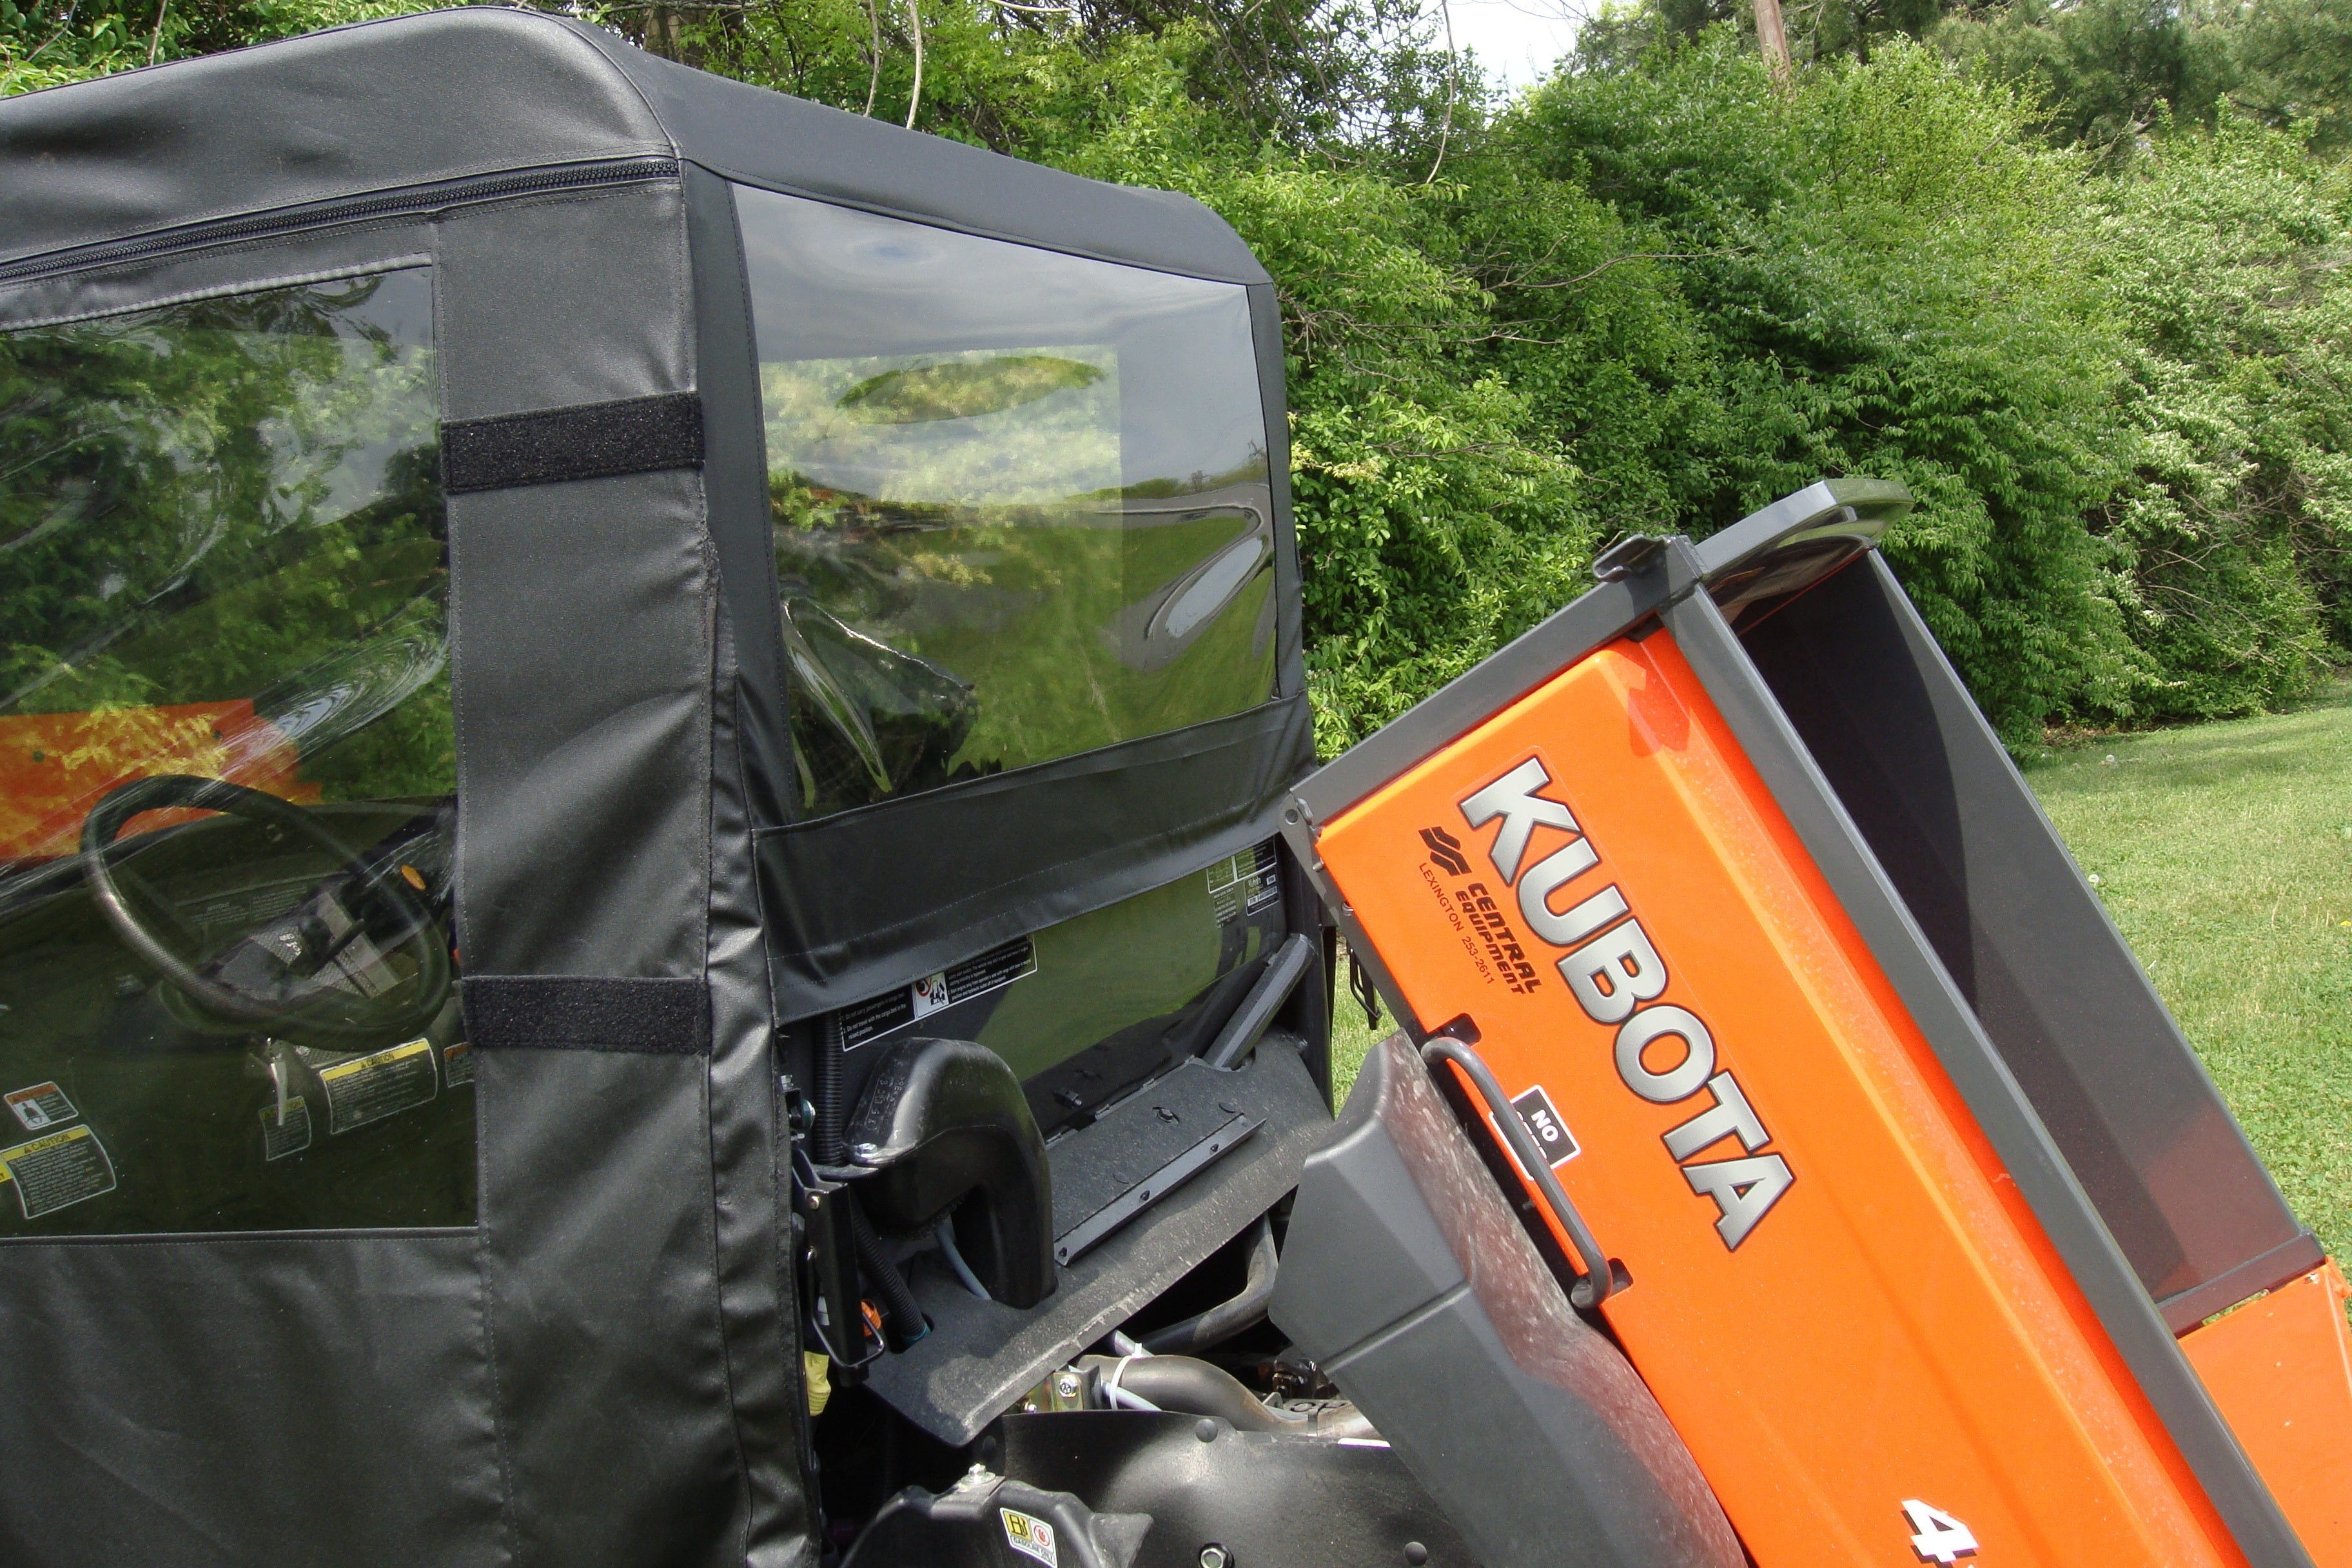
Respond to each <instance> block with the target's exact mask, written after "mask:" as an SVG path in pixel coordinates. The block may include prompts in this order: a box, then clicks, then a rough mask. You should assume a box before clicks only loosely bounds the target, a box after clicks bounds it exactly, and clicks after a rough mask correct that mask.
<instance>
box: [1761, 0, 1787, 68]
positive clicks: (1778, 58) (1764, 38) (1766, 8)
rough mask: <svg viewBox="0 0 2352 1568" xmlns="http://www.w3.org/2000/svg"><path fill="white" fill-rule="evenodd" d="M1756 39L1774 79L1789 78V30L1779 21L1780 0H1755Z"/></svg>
mask: <svg viewBox="0 0 2352 1568" xmlns="http://www.w3.org/2000/svg"><path fill="white" fill-rule="evenodd" d="M1756 41H1757V43H1758V44H1759V46H1761V47H1762V48H1763V50H1764V60H1765V63H1766V64H1768V65H1769V66H1770V67H1771V68H1772V79H1774V80H1775V81H1787V80H1788V79H1789V30H1788V28H1787V27H1786V26H1783V25H1782V24H1781V21H1780V0H1756Z"/></svg>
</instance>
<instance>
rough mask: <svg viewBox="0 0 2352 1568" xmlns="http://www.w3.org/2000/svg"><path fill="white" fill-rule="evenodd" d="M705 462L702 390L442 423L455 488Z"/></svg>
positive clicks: (445, 467) (446, 479)
mask: <svg viewBox="0 0 2352 1568" xmlns="http://www.w3.org/2000/svg"><path fill="white" fill-rule="evenodd" d="M701 466H702V395H701V394H699V393H695V392H666V393H663V394H661V395H658V396H655V397H628V398H623V399H622V400H621V401H620V402H617V403H583V404H578V405H574V406H572V407H570V408H550V409H547V410H544V411H543V412H541V413H536V414H501V415H499V416H496V417H494V418H489V419H458V420H453V421H451V422H450V423H448V424H446V425H444V426H441V485H442V488H443V489H446V490H447V491H448V492H449V493H450V494H451V495H464V494H466V493H467V491H469V490H500V489H510V488H512V487H514V486H516V485H550V484H555V483H557V482H559V481H561V480H564V479H608V478H610V477H611V476H613V475H614V474H650V473H653V472H655V471H656V469H660V468H700V467H701Z"/></svg>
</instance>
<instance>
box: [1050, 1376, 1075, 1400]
mask: <svg viewBox="0 0 2352 1568" xmlns="http://www.w3.org/2000/svg"><path fill="white" fill-rule="evenodd" d="M1054 1392H1055V1394H1060V1395H1061V1396H1062V1397H1063V1398H1064V1399H1076V1397H1077V1396H1078V1374H1077V1373H1075V1372H1064V1373H1055V1376H1054Z"/></svg>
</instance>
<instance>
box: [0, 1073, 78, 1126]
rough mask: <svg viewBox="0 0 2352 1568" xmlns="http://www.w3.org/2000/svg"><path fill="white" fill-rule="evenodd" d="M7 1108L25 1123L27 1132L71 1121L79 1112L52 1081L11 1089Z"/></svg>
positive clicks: (64, 1092) (63, 1091)
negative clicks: (28, 1087)
mask: <svg viewBox="0 0 2352 1568" xmlns="http://www.w3.org/2000/svg"><path fill="white" fill-rule="evenodd" d="M8 1109H9V1110H12V1111H14V1112H15V1113H16V1120H17V1121H21V1122H23V1123H24V1125H25V1131H27V1132H38V1131H40V1130H41V1129H42V1128H44V1127H55V1126H56V1125H57V1124H58V1122H60V1121H72V1120H73V1119H74V1118H75V1117H77V1116H79V1115H80V1114H81V1112H79V1111H78V1110H75V1109H74V1108H73V1101H72V1100H68V1099H67V1098H66V1091H65V1090H64V1089H59V1088H58V1086H57V1085H56V1084H53V1083H37V1084H35V1085H33V1087H32V1088H30V1089H15V1090H12V1091H11V1092H10V1093H9V1095H8Z"/></svg>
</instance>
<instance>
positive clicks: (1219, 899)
mask: <svg viewBox="0 0 2352 1568" xmlns="http://www.w3.org/2000/svg"><path fill="white" fill-rule="evenodd" d="M1280 897H1282V860H1281V858H1280V857H1279V856H1277V855H1276V853H1275V848H1274V840H1273V839H1271V838H1269V839H1267V840H1266V841H1265V843H1263V844H1260V845H1258V846H1256V847H1254V848H1249V849H1244V850H1243V851H1242V852H1241V853H1240V854H1238V855H1233V856H1228V857H1227V858H1224V859H1223V860H1220V861H1218V862H1217V863H1216V864H1215V865H1213V866H1212V867H1210V868H1209V902H1210V903H1211V904H1213V905H1214V906H1215V907H1216V910H1217V923H1218V924H1219V925H1223V924H1224V923H1225V922H1226V921H1231V920H1237V919H1239V918H1240V917H1241V916H1243V915H1254V914H1255V913H1257V911H1258V910H1262V909H1264V908H1265V906H1266V905H1268V904H1270V903H1272V902H1274V901H1275V900H1276V899H1278V898H1280Z"/></svg>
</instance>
